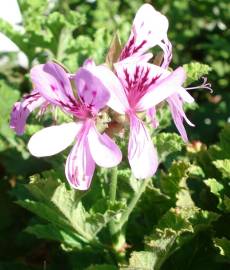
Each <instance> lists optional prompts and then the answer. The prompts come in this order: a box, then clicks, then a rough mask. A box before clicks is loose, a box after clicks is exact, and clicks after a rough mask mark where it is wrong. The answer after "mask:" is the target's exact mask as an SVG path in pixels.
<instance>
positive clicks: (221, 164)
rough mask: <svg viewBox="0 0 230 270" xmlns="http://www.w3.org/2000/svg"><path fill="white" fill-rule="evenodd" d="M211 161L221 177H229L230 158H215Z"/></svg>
mask: <svg viewBox="0 0 230 270" xmlns="http://www.w3.org/2000/svg"><path fill="white" fill-rule="evenodd" d="M212 163H213V164H214V165H215V167H216V168H217V169H218V170H219V171H220V172H221V173H222V176H223V178H229V179H230V159H224V160H216V161H213V162H212Z"/></svg>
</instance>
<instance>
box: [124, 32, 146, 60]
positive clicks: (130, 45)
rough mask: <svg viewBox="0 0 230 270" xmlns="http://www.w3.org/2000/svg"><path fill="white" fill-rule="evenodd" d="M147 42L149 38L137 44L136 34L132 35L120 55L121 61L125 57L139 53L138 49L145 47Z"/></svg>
mask: <svg viewBox="0 0 230 270" xmlns="http://www.w3.org/2000/svg"><path fill="white" fill-rule="evenodd" d="M146 43H147V40H142V42H141V43H140V44H139V45H137V46H135V36H134V35H133V36H132V37H130V39H129V41H128V42H127V44H126V46H125V47H124V49H123V50H122V52H121V55H120V57H119V61H121V60H124V59H125V58H128V57H129V56H132V55H133V54H135V53H138V51H139V50H140V49H141V48H143V46H144V45H145V44H146Z"/></svg>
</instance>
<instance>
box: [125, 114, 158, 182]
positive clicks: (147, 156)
mask: <svg viewBox="0 0 230 270" xmlns="http://www.w3.org/2000/svg"><path fill="white" fill-rule="evenodd" d="M129 116H130V137H129V145H128V159H129V164H130V166H131V169H132V173H133V175H134V176H135V177H136V178H138V179H145V178H148V177H151V176H153V175H154V174H155V172H156V170H157V167H158V158H157V152H156V149H155V148H154V146H153V143H152V140H151V138H150V136H149V133H148V130H147V129H146V127H145V126H144V124H143V122H142V121H141V120H139V119H138V118H137V117H136V116H135V115H133V114H130V115H129Z"/></svg>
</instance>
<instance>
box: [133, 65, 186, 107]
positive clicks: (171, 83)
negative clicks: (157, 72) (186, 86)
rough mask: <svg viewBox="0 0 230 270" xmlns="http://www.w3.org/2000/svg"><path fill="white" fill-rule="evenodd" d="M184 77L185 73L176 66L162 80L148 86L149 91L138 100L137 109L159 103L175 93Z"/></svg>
mask: <svg viewBox="0 0 230 270" xmlns="http://www.w3.org/2000/svg"><path fill="white" fill-rule="evenodd" d="M185 79H186V73H185V71H184V69H183V68H182V67H179V68H177V69H176V70H174V71H173V72H172V73H170V74H169V75H168V76H167V77H165V78H164V79H163V80H161V81H159V83H156V84H155V85H152V86H150V89H149V91H148V92H147V93H146V94H145V95H144V96H143V97H142V98H141V99H140V100H139V103H138V104H137V110H138V111H144V110H147V109H150V108H152V107H153V106H155V105H157V104H159V103H160V102H162V101H163V100H165V99H166V98H168V97H169V96H171V95H172V94H174V93H177V91H178V89H181V88H182V87H181V85H182V84H183V83H184V81H185Z"/></svg>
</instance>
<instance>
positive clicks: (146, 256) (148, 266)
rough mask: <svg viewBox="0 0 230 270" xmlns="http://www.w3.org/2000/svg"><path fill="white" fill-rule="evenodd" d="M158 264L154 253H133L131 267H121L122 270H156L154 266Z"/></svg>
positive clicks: (130, 261) (130, 260)
mask: <svg viewBox="0 0 230 270" xmlns="http://www.w3.org/2000/svg"><path fill="white" fill-rule="evenodd" d="M155 263H156V257H155V256H154V254H153V253H152V252H149V251H138V252H136V251H134V252H132V253H131V258H130V259H129V265H128V266H125V267H121V268H120V269H121V270H134V269H142V270H152V269H155V268H154V265H155Z"/></svg>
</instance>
